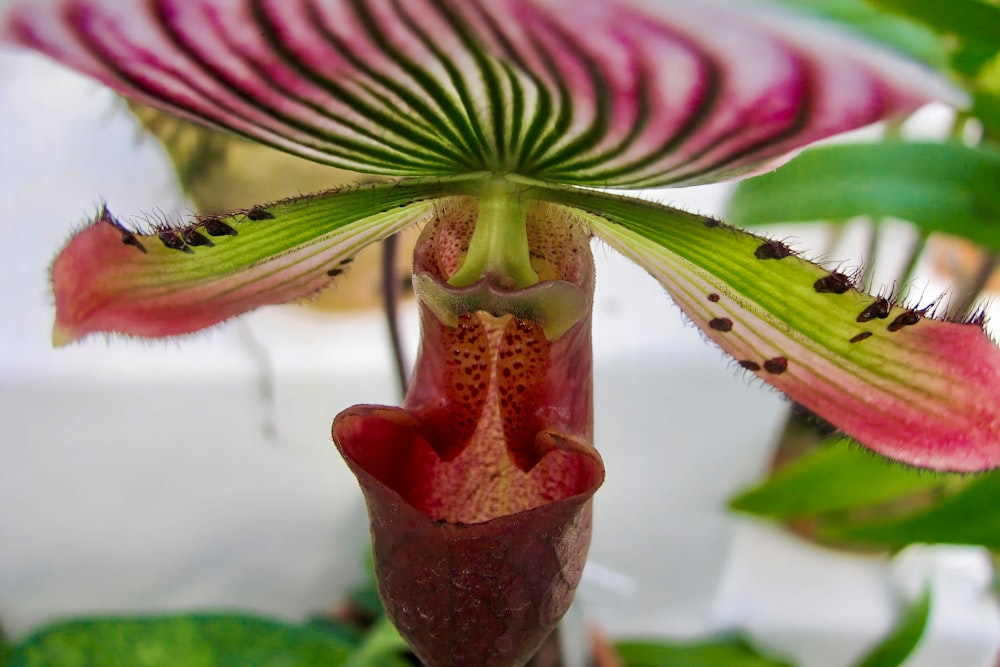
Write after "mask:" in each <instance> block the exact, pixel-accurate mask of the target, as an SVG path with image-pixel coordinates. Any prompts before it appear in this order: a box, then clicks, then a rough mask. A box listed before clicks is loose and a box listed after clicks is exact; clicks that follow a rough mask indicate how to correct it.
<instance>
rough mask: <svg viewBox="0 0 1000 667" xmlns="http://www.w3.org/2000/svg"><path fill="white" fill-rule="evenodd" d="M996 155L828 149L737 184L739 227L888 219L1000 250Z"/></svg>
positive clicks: (957, 149) (960, 150)
mask: <svg viewBox="0 0 1000 667" xmlns="http://www.w3.org/2000/svg"><path fill="white" fill-rule="evenodd" d="M997 183H1000V156H998V155H997V154H995V153H993V152H991V151H988V150H986V149H981V148H972V147H969V146H965V145H962V144H958V143H879V144H851V145H833V146H823V147H819V148H814V149H812V150H808V151H806V152H804V153H803V154H802V155H800V156H799V157H797V158H796V159H794V160H792V161H791V162H789V163H788V164H787V165H785V166H784V167H781V168H780V169H778V170H777V171H774V172H771V173H770V174H765V175H763V176H759V177H757V178H753V179H750V180H747V181H744V182H743V183H741V184H740V186H739V187H738V188H737V190H736V193H735V194H734V196H733V198H732V200H731V202H730V205H729V215H728V218H727V220H728V221H729V222H731V223H734V224H737V225H742V226H753V225H761V224H770V223H778V222H809V221H819V220H843V219H847V218H850V217H853V216H859V215H869V216H875V217H884V216H893V217H898V218H903V219H904V220H909V221H911V222H913V223H914V224H916V225H917V226H919V227H920V228H921V229H923V230H924V231H926V232H928V233H929V232H936V231H939V232H945V233H948V234H953V235H956V236H962V237H965V238H967V239H969V240H972V241H975V242H977V243H979V244H980V245H983V246H986V247H989V248H992V249H994V250H1000V188H998V187H997Z"/></svg>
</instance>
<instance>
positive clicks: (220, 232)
mask: <svg viewBox="0 0 1000 667" xmlns="http://www.w3.org/2000/svg"><path fill="white" fill-rule="evenodd" d="M203 224H204V226H205V231H206V232H208V234H209V236H236V234H237V231H236V230H235V229H233V228H232V227H230V226H229V225H227V224H226V223H224V222H223V221H222V220H219V219H218V218H208V219H207V220H205V221H204V223H203Z"/></svg>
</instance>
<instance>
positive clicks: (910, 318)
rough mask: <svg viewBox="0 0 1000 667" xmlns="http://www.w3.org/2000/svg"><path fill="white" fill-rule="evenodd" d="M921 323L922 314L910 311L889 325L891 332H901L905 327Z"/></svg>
mask: <svg viewBox="0 0 1000 667" xmlns="http://www.w3.org/2000/svg"><path fill="white" fill-rule="evenodd" d="M919 321H920V313H918V312H916V311H915V310H908V311H906V312H905V313H903V314H902V315H900V316H899V317H897V318H896V319H894V320H893V321H892V322H890V323H889V331H899V330H900V329H902V328H903V327H908V326H912V325H914V324H916V323H917V322H919Z"/></svg>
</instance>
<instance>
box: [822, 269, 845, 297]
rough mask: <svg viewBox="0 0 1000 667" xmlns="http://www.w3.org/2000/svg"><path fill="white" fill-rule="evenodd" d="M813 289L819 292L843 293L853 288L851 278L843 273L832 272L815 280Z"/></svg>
mask: <svg viewBox="0 0 1000 667" xmlns="http://www.w3.org/2000/svg"><path fill="white" fill-rule="evenodd" d="M813 289H814V290H816V291H817V292H818V293H819V294H827V293H829V294H843V293H844V292H846V291H847V290H849V289H851V279H850V278H848V277H847V276H845V275H844V274H843V273H831V274H830V275H828V276H823V277H822V278H820V279H819V280H817V281H816V282H814V283H813Z"/></svg>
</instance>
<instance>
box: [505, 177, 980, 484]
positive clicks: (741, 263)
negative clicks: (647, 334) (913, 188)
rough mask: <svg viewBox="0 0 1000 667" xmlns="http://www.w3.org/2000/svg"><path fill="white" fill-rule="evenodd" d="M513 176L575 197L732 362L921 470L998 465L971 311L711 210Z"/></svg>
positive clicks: (553, 195)
mask: <svg viewBox="0 0 1000 667" xmlns="http://www.w3.org/2000/svg"><path fill="white" fill-rule="evenodd" d="M510 178H511V179H513V177H510ZM524 182H525V184H526V190H525V194H524V196H526V197H537V198H539V199H543V200H546V201H550V202H553V203H556V204H562V205H566V206H568V207H574V208H576V209H577V210H578V211H579V215H580V217H581V218H582V221H583V222H584V223H585V224H587V225H589V226H590V228H591V229H592V231H593V233H594V234H596V235H597V236H598V237H600V238H601V239H603V240H604V241H606V242H607V243H609V244H610V245H611V246H612V247H614V248H615V249H617V250H619V251H620V252H622V253H623V254H624V255H625V256H626V257H629V258H630V259H632V260H633V261H635V262H636V263H637V264H639V265H640V266H642V267H643V268H645V269H646V270H647V271H649V273H650V274H652V275H653V277H654V278H656V279H657V280H658V281H659V282H660V283H661V284H662V285H663V286H664V287H665V288H666V289H667V291H668V292H669V293H670V295H671V296H672V297H673V299H674V301H675V302H676V303H677V304H678V305H679V306H680V307H681V309H682V310H684V312H685V314H686V315H688V317H690V318H691V320H692V321H693V322H694V323H695V324H696V325H697V326H698V327H700V328H701V329H702V331H703V332H704V333H705V334H706V336H708V337H709V338H710V339H711V340H712V341H714V342H715V343H717V344H718V345H719V346H721V347H722V348H723V349H724V350H725V351H726V352H728V353H729V354H731V355H732V356H733V357H734V358H735V359H736V361H737V363H738V364H739V365H740V366H741V367H742V368H744V369H747V370H748V371H750V372H752V373H754V374H755V376H756V377H757V378H760V379H761V380H764V381H766V382H768V383H769V384H771V385H772V386H774V387H776V388H778V389H780V390H781V391H783V392H785V393H786V394H788V395H789V396H790V397H791V398H792V399H793V400H795V401H798V402H799V403H800V404H802V405H803V406H805V407H806V408H808V409H809V410H812V411H813V412H815V413H816V414H818V415H820V416H821V417H822V418H823V419H825V420H827V421H828V422H830V423H832V424H834V425H835V426H836V427H838V428H840V429H841V430H842V431H843V432H844V433H846V434H847V435H849V436H851V437H853V438H855V439H856V440H858V441H859V442H861V443H862V444H864V445H865V446H867V447H869V448H871V449H874V450H875V451H877V452H879V453H881V454H883V455H885V456H888V457H890V458H894V459H896V460H899V461H904V462H906V463H909V464H911V465H917V466H920V467H925V468H931V469H935V470H961V471H973V470H982V469H985V468H990V467H996V466H998V465H1000V405H998V403H997V401H996V396H997V395H998V394H1000V350H998V349H997V347H996V345H995V344H994V343H993V342H992V341H991V340H990V338H989V337H988V336H987V335H986V333H985V332H984V331H983V330H982V326H981V323H969V324H965V323H957V322H944V321H940V320H934V319H931V318H929V317H926V314H927V313H926V312H925V311H916V310H912V309H908V308H905V307H903V306H901V305H900V304H895V303H892V302H891V301H890V300H889V299H888V298H885V297H876V296H871V295H866V294H864V293H863V292H861V291H859V290H858V289H856V288H855V287H854V285H853V283H852V281H851V278H850V277H849V276H846V275H844V274H840V273H836V272H834V273H831V272H828V271H825V270H823V269H822V268H820V267H819V266H817V265H815V264H813V263H811V262H808V261H806V260H804V259H801V258H799V257H797V256H796V255H795V253H794V252H793V251H792V250H791V249H790V248H788V247H787V246H785V245H784V244H782V243H780V242H778V241H774V240H769V239H765V238H762V237H760V236H755V235H753V234H750V233H748V232H745V231H742V230H739V229H734V228H732V227H729V226H727V225H724V224H722V223H720V222H719V221H717V220H713V219H711V218H705V217H703V216H697V215H692V214H689V213H685V212H684V211H679V210H677V209H672V208H669V207H666V206H662V205H659V204H654V203H651V202H645V201H638V200H635V199H630V198H626V197H619V196H616V195H611V194H606V193H597V192H591V191H582V190H574V189H570V188H556V187H552V186H547V185H544V184H538V183H536V184H534V185H533V186H531V185H529V183H528V182H527V181H524Z"/></svg>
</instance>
